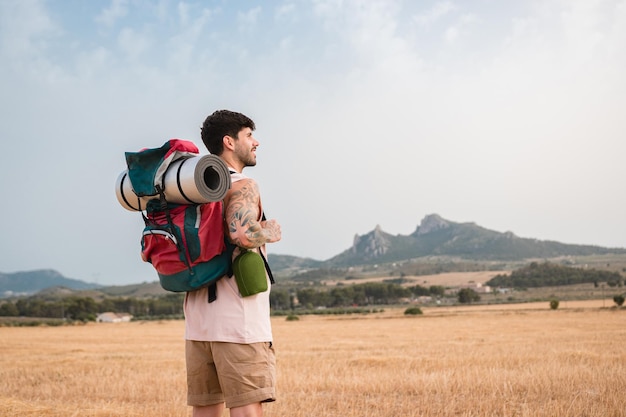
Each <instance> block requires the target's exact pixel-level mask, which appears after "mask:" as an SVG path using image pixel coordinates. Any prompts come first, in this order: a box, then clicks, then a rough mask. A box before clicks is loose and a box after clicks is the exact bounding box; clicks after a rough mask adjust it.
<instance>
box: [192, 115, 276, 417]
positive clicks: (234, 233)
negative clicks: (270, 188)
mask: <svg viewBox="0 0 626 417" xmlns="http://www.w3.org/2000/svg"><path fill="white" fill-rule="evenodd" d="M254 129H255V125H254V122H253V121H252V120H251V119H250V118H248V117H247V116H245V115H243V114H241V113H236V112H232V111H228V110H218V111H216V112H214V113H213V114H211V115H210V116H209V117H207V118H206V120H205V121H204V124H203V126H202V141H203V142H204V144H205V145H206V147H207V149H208V150H209V152H211V153H212V154H214V155H218V156H219V157H220V158H222V160H223V161H224V162H225V163H226V165H228V167H229V169H230V171H231V172H233V174H232V175H231V178H232V180H233V183H232V186H231V189H230V190H229V191H228V193H227V195H226V197H225V198H224V217H225V233H226V235H227V237H228V238H229V239H230V241H231V242H233V243H234V244H235V245H237V247H238V248H245V249H249V250H256V251H262V252H263V253H265V244H266V243H271V242H277V241H279V240H280V238H281V230H280V225H279V224H278V223H277V222H276V220H267V221H265V220H263V218H264V217H263V206H262V204H261V197H260V194H259V189H258V186H257V183H256V182H255V181H254V180H252V179H250V178H247V177H246V176H245V175H243V174H242V171H243V169H244V168H245V167H248V166H254V165H256V149H257V147H258V146H259V142H258V141H257V140H256V139H255V138H254V136H253V135H252V131H253V130H254ZM238 252H239V249H235V253H234V254H233V257H235V256H236V255H237V254H238ZM266 279H268V278H267V277H266ZM184 311H185V339H186V342H185V343H186V345H185V346H186V362H187V387H188V393H187V402H188V404H189V405H191V406H193V417H219V416H221V415H222V412H223V410H224V407H227V408H229V409H230V415H231V417H253V416H262V415H263V408H262V406H261V404H262V403H263V402H269V401H274V400H275V381H276V376H275V357H274V349H273V347H272V329H271V324H270V302H269V290H268V291H265V292H262V293H258V294H255V295H251V296H248V297H242V296H241V295H240V293H239V291H238V289H237V283H236V281H235V279H234V278H228V277H224V278H222V279H220V280H219V281H218V282H217V299H216V300H215V301H212V302H210V303H209V302H208V291H207V289H206V288H202V289H199V290H197V291H192V292H188V293H187V294H186V295H185V304H184Z"/></svg>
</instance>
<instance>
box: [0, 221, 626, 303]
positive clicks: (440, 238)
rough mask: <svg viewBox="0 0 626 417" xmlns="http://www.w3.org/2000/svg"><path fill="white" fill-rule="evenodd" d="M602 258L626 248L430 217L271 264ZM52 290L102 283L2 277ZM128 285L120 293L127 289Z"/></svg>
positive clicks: (1, 291) (27, 288)
mask: <svg viewBox="0 0 626 417" xmlns="http://www.w3.org/2000/svg"><path fill="white" fill-rule="evenodd" d="M601 254H620V255H621V254H626V249H624V248H606V247H601V246H596V245H575V244H565V243H560V242H555V241H549V240H538V239H532V238H522V237H518V236H516V235H515V234H514V233H513V232H510V231H507V232H497V231H493V230H489V229H486V228H483V227H481V226H478V225H477V224H476V223H474V222H467V223H457V222H453V221H450V220H446V219H444V218H442V217H441V216H439V215H438V214H429V215H427V216H425V217H424V218H423V219H422V221H421V222H420V224H419V225H418V226H417V227H416V228H415V230H414V231H413V232H412V233H410V234H408V235H402V234H397V235H392V234H389V233H387V232H385V231H384V230H382V228H381V227H380V225H376V226H375V227H374V229H373V230H372V231H370V232H368V233H366V234H364V235H358V234H356V235H355V236H354V240H353V244H352V246H351V247H350V248H348V249H346V250H345V251H343V252H341V253H339V254H337V255H335V256H334V257H331V258H329V259H327V260H325V261H320V260H316V259H312V258H302V257H297V256H292V255H280V254H276V255H274V254H270V255H269V258H268V261H269V263H270V265H271V267H272V270H273V271H274V272H275V273H279V274H282V275H285V276H291V275H292V273H293V272H297V271H302V270H311V269H322V268H347V267H352V266H363V265H374V264H380V263H394V262H403V261H407V260H414V259H418V258H423V257H454V258H461V259H466V260H483V261H520V260H525V259H538V258H539V259H541V258H544V259H546V258H554V257H559V256H585V255H601ZM153 284H154V283H153ZM50 287H66V288H70V289H74V290H88V289H96V288H102V286H101V285H97V284H93V283H88V282H85V281H81V280H78V279H70V278H66V277H63V276H62V275H61V274H60V273H58V272H57V271H54V270H51V269H42V270H35V271H24V272H15V273H9V274H7V273H0V297H2V296H5V297H7V296H12V295H23V294H33V293H36V292H37V291H41V290H45V289H46V288H50ZM123 287H125V286H121V287H120V290H122V291H124V290H126V289H125V288H123Z"/></svg>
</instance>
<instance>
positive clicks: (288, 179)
mask: <svg viewBox="0 0 626 417" xmlns="http://www.w3.org/2000/svg"><path fill="white" fill-rule="evenodd" d="M0 62H1V65H0V91H1V93H0V110H1V112H2V115H1V116H0V138H1V140H2V152H1V153H0V178H1V180H0V181H1V182H0V195H1V196H2V201H3V204H2V208H1V212H2V215H3V219H4V221H3V227H2V239H0V253H1V254H2V255H0V272H3V273H12V272H18V271H30V270H36V269H54V270H56V271H58V272H59V273H61V274H63V275H64V276H66V277H68V278H74V279H81V280H83V281H87V282H94V283H98V284H100V285H125V284H132V283H139V282H151V281H155V280H156V279H157V277H156V273H155V272H154V270H153V269H152V267H151V266H150V265H149V264H146V263H144V262H142V261H141V259H140V235H141V231H142V229H143V222H142V219H141V215H140V214H139V213H137V212H130V211H127V210H125V209H124V208H122V206H121V205H120V204H119V203H118V201H117V199H116V196H115V181H116V179H117V177H118V175H119V174H120V173H121V172H122V171H123V170H124V169H125V159H124V153H125V152H127V151H138V150H139V149H142V148H146V147H159V146H161V145H162V144H163V143H164V142H166V141H167V140H169V139H171V138H181V139H187V140H191V141H193V142H194V143H196V144H197V145H198V147H200V148H201V149H203V145H202V141H201V139H200V126H201V125H202V122H203V121H204V119H205V118H206V116H207V115H209V114H210V113H212V112H213V111H215V110H218V109H230V110H234V111H238V112H242V113H244V114H246V115H248V116H249V117H251V118H252V119H253V120H254V121H255V123H256V126H257V129H256V131H255V137H256V138H257V140H258V141H259V142H260V146H259V149H258V151H257V161H258V163H257V166H255V167H249V168H246V170H244V173H246V174H247V175H249V176H251V177H253V178H255V179H256V180H257V181H258V183H259V186H260V190H261V194H262V199H263V204H264V207H265V211H266V213H267V215H268V217H270V218H275V219H277V220H278V221H279V223H280V224H281V227H282V234H283V238H282V240H281V241H280V242H278V243H274V244H271V245H269V247H268V250H269V252H270V254H284V255H294V256H300V257H309V258H313V259H318V260H326V259H329V258H331V257H333V256H335V255H337V254H339V253H341V252H343V251H344V250H346V249H348V248H350V247H351V246H352V244H353V241H354V238H355V235H364V234H367V233H369V232H370V231H372V230H373V229H374V228H375V227H376V226H377V225H379V226H380V227H381V229H382V230H383V231H385V232H387V233H391V234H394V235H396V234H401V235H408V234H411V233H412V232H413V231H415V229H416V227H417V226H418V225H419V223H420V222H421V220H422V219H423V218H424V217H425V216H427V215H429V214H438V215H440V216H442V217H443V218H444V219H447V220H450V221H453V222H459V223H463V222H474V223H476V224H478V225H479V226H482V227H485V228H487V229H490V230H495V231H499V232H506V231H511V232H513V233H515V234H516V235H517V236H520V237H526V238H535V239H540V240H555V241H559V242H562V243H570V244H590V245H598V246H605V247H620V248H623V247H626V215H625V213H626V211H625V207H626V192H624V188H623V184H624V178H626V163H624V158H626V157H625V155H626V152H625V151H626V117H624V114H625V112H626V76H625V74H626V1H624V0H540V1H533V0H527V1H523V0H520V1H515V2H503V1H496V0H468V1H448V0H444V1H409V0H406V1H402V0H380V1H379V0H293V1H290V0H285V1H263V2H260V1H258V2H256V1H226V0H224V1H219V0H216V1H211V0H204V1H169V0H160V1H148V0H110V1H100V0H94V1H88V2H87V1H82V0H50V1H46V0H0ZM202 153H207V151H206V150H204V149H203V150H202Z"/></svg>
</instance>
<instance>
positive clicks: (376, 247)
mask: <svg viewBox="0 0 626 417" xmlns="http://www.w3.org/2000/svg"><path fill="white" fill-rule="evenodd" d="M390 247H391V243H390V242H389V239H388V238H387V237H386V236H385V232H383V230H382V228H381V227H380V225H376V227H375V228H374V230H373V231H371V232H369V233H368V234H366V235H363V236H359V235H358V234H357V235H355V236H354V242H353V244H352V248H350V251H351V252H352V253H353V254H360V255H361V256H363V257H365V258H366V259H373V258H376V257H378V256H380V255H384V254H385V253H387V251H388V250H389V248H390Z"/></svg>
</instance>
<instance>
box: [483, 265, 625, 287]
mask: <svg viewBox="0 0 626 417" xmlns="http://www.w3.org/2000/svg"><path fill="white" fill-rule="evenodd" d="M600 282H606V283H607V284H608V285H609V286H615V285H622V284H623V279H622V276H621V275H620V274H619V273H618V272H610V271H599V270H596V269H583V268H572V267H569V266H562V265H557V264H553V263H549V262H544V263H541V264H540V263H537V262H532V263H531V264H530V265H528V266H526V267H523V268H520V269H517V270H515V271H513V272H511V274H510V275H501V274H499V275H496V276H495V277H493V278H492V279H490V280H489V281H487V283H486V285H489V286H491V287H500V288H530V287H547V286H556V285H572V284H583V283H594V284H598V283H600Z"/></svg>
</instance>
